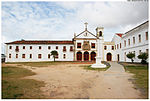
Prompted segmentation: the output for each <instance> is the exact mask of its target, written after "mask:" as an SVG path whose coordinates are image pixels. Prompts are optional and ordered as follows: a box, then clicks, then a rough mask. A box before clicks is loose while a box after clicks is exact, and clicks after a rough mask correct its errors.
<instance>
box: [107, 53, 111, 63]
mask: <svg viewBox="0 0 150 101" xmlns="http://www.w3.org/2000/svg"><path fill="white" fill-rule="evenodd" d="M111 58H112V55H111V53H107V61H111Z"/></svg>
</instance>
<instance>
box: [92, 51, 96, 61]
mask: <svg viewBox="0 0 150 101" xmlns="http://www.w3.org/2000/svg"><path fill="white" fill-rule="evenodd" d="M95 57H96V53H95V52H91V61H95V60H96V59H95Z"/></svg>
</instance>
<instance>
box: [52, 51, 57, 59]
mask: <svg viewBox="0 0 150 101" xmlns="http://www.w3.org/2000/svg"><path fill="white" fill-rule="evenodd" d="M51 55H53V58H54V61H55V58H56V56H57V55H58V52H57V51H55V50H53V51H51Z"/></svg>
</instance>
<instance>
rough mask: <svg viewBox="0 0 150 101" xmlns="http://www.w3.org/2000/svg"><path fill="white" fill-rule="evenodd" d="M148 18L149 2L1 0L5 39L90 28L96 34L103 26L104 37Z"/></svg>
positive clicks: (67, 35)
mask: <svg viewBox="0 0 150 101" xmlns="http://www.w3.org/2000/svg"><path fill="white" fill-rule="evenodd" d="M147 19H148V2H98V1H96V2H92V1H90V2H73V1H71V2H69V1H68V2H2V37H3V41H2V43H4V42H9V41H14V40H20V39H30V40H44V39H45V40H48V39H51V40H56V39H57V40H58V39H59V40H68V39H70V40H71V39H72V38H73V35H74V33H77V34H79V33H80V32H82V31H83V30H84V22H88V23H89V25H88V30H89V31H91V32H92V33H93V34H96V31H95V28H96V27H97V26H103V27H104V34H105V35H104V36H105V37H104V39H105V40H106V41H111V39H112V37H113V35H114V33H116V32H123V33H124V32H126V31H128V30H129V29H130V28H133V27H135V26H137V25H138V24H140V23H142V22H144V21H146V20H147Z"/></svg>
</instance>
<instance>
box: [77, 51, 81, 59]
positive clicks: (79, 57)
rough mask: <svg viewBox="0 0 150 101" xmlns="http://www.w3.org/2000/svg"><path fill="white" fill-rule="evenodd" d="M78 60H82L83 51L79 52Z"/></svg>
mask: <svg viewBox="0 0 150 101" xmlns="http://www.w3.org/2000/svg"><path fill="white" fill-rule="evenodd" d="M77 60H78V61H81V60H82V53H81V52H77Z"/></svg>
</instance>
